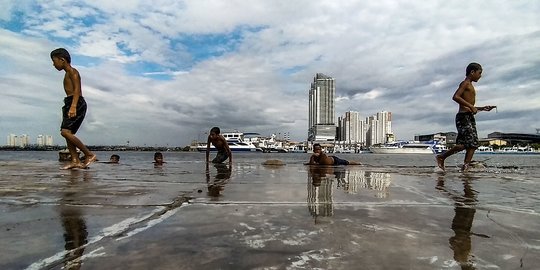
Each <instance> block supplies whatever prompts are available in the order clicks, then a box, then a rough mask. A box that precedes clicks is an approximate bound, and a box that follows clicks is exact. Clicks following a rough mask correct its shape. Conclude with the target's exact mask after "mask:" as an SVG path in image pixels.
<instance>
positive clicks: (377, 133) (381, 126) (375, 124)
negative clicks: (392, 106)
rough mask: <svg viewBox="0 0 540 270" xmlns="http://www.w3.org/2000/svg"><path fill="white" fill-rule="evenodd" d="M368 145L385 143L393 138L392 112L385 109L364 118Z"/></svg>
mask: <svg viewBox="0 0 540 270" xmlns="http://www.w3.org/2000/svg"><path fill="white" fill-rule="evenodd" d="M366 125H367V140H366V143H367V145H368V146H371V145H374V144H379V143H387V142H389V141H390V138H393V137H394V136H393V133H392V113H391V112H387V111H382V112H378V113H377V114H375V115H372V116H370V117H368V118H367V119H366Z"/></svg>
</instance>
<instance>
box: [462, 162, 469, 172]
mask: <svg viewBox="0 0 540 270" xmlns="http://www.w3.org/2000/svg"><path fill="white" fill-rule="evenodd" d="M461 171H462V172H468V171H469V163H464V164H463V166H461Z"/></svg>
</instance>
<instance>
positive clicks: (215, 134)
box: [206, 127, 232, 164]
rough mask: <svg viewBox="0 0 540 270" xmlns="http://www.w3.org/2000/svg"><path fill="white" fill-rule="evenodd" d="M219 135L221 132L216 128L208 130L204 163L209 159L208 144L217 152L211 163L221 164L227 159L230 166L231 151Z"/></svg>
mask: <svg viewBox="0 0 540 270" xmlns="http://www.w3.org/2000/svg"><path fill="white" fill-rule="evenodd" d="M220 133H221V130H220V129H219V128H218V127H213V128H212V129H210V135H208V141H207V142H206V163H208V161H209V159H210V144H212V145H213V146H214V147H215V148H216V150H217V155H216V157H215V158H214V159H213V160H212V163H223V162H224V161H225V160H227V158H228V159H229V164H232V152H231V149H230V148H229V144H227V140H226V139H225V138H224V137H223V136H222V135H221V134H220Z"/></svg>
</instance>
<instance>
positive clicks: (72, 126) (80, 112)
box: [60, 96, 86, 134]
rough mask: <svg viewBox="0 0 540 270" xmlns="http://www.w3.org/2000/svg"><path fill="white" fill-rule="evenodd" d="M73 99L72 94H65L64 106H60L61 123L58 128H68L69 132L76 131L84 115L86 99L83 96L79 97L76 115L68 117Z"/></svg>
mask: <svg viewBox="0 0 540 270" xmlns="http://www.w3.org/2000/svg"><path fill="white" fill-rule="evenodd" d="M72 101H73V96H67V97H66V98H64V106H63V107H62V125H61V126H60V129H69V130H71V133H73V134H75V133H77V130H79V127H81V124H82V122H83V120H84V117H85V116H86V101H85V100H84V98H83V97H79V100H78V102H77V116H75V117H73V118H69V116H68V112H69V108H70V107H71V102H72Z"/></svg>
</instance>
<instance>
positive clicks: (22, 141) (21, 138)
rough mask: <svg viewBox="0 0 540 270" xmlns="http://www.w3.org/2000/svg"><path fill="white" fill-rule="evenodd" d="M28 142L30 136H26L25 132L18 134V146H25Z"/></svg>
mask: <svg viewBox="0 0 540 270" xmlns="http://www.w3.org/2000/svg"><path fill="white" fill-rule="evenodd" d="M29 144H30V136H28V135H26V134H22V135H21V136H19V146H20V147H26V146H27V145H29Z"/></svg>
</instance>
